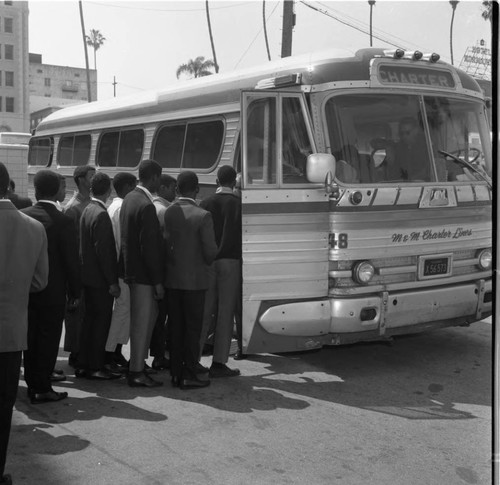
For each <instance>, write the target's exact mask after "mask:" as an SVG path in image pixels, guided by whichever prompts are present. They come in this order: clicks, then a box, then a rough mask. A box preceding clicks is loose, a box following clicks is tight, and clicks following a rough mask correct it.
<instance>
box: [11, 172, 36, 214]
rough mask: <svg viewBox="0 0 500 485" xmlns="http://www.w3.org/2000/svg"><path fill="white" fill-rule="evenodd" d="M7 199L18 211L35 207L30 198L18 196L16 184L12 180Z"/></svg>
mask: <svg viewBox="0 0 500 485" xmlns="http://www.w3.org/2000/svg"><path fill="white" fill-rule="evenodd" d="M7 197H8V198H9V199H10V201H11V202H12V203H13V204H14V205H15V206H16V208H17V209H25V208H26V207H31V206H32V205H33V202H31V199H30V198H29V197H23V196H22V195H19V194H16V183H15V182H14V181H13V180H12V179H10V182H9V191H8V192H7Z"/></svg>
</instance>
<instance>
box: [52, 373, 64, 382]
mask: <svg viewBox="0 0 500 485" xmlns="http://www.w3.org/2000/svg"><path fill="white" fill-rule="evenodd" d="M61 372H62V371H61ZM50 380H51V382H61V381H65V380H66V376H65V375H64V373H62V374H58V373H57V372H56V371H53V372H52V374H50Z"/></svg>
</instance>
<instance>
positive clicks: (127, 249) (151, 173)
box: [120, 160, 164, 387]
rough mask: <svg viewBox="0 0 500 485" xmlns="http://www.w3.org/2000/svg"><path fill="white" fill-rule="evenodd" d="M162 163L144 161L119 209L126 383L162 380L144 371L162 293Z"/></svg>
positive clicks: (147, 384)
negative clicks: (156, 196) (126, 299)
mask: <svg viewBox="0 0 500 485" xmlns="http://www.w3.org/2000/svg"><path fill="white" fill-rule="evenodd" d="M160 177H161V165H160V164H158V163H157V162H155V161H154V160H143V161H142V162H141V163H140V165H139V185H138V186H137V187H136V188H135V189H134V190H133V191H132V192H129V193H128V194H127V196H126V197H125V199H124V200H123V204H122V207H121V210H120V228H121V256H122V259H121V261H122V263H123V269H124V280H125V282H126V283H127V284H128V285H129V287H130V362H129V375H128V384H129V386H132V387H139V386H144V387H155V386H159V385H161V384H162V383H161V382H159V381H156V380H154V379H152V378H151V377H150V376H149V375H148V374H146V373H145V372H144V370H145V369H144V362H145V359H146V358H147V356H148V349H149V343H150V341H151V334H152V332H153V327H154V324H155V321H156V317H157V315H158V303H157V301H156V300H161V299H162V298H163V296H164V289H163V284H162V283H163V264H162V261H163V254H162V240H161V238H162V236H161V233H160V224H159V222H158V217H157V216H156V209H155V206H154V204H153V196H152V193H155V192H156V191H157V190H158V187H159V184H160Z"/></svg>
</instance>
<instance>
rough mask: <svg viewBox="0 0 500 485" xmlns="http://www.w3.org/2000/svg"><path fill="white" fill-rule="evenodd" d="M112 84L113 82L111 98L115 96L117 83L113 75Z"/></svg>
mask: <svg viewBox="0 0 500 485" xmlns="http://www.w3.org/2000/svg"><path fill="white" fill-rule="evenodd" d="M112 84H113V98H116V85H117V84H118V83H117V82H116V76H113V82H112Z"/></svg>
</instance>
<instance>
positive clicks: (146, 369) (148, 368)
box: [144, 362, 158, 375]
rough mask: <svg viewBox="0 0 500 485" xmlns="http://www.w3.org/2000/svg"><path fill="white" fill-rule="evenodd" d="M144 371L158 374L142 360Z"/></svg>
mask: <svg viewBox="0 0 500 485" xmlns="http://www.w3.org/2000/svg"><path fill="white" fill-rule="evenodd" d="M144 372H145V373H146V374H151V375H153V374H158V372H157V371H155V370H154V369H152V368H151V367H150V366H149V365H148V364H147V363H146V362H144Z"/></svg>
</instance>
